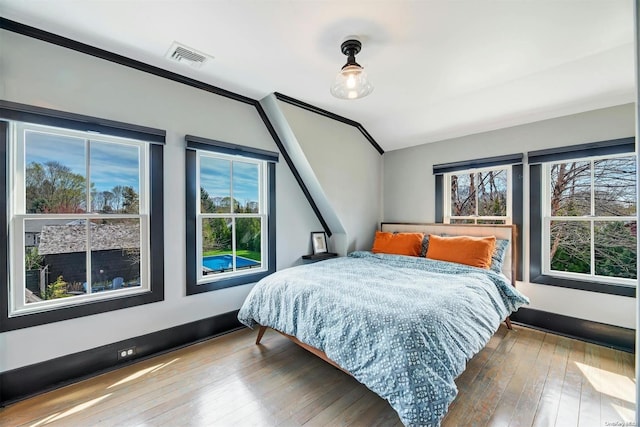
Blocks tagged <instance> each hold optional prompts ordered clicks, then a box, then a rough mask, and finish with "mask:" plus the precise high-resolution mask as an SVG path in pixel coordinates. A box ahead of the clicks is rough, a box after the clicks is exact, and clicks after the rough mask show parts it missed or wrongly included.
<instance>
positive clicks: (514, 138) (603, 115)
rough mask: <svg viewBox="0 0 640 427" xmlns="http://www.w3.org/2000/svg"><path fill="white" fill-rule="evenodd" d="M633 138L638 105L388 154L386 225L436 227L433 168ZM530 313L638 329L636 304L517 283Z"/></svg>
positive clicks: (526, 195) (526, 204)
mask: <svg viewBox="0 0 640 427" xmlns="http://www.w3.org/2000/svg"><path fill="white" fill-rule="evenodd" d="M634 135H635V118H634V104H626V105H620V106H616V107H611V108H605V109H600V110H595V111H589V112H585V113H581V114H575V115H571V116H566V117H560V118H556V119H550V120H544V121H540V122H536V123H530V124H526V125H522V126H515V127H510V128H505V129H500V130H496V131H491V132H485V133H481V134H476V135H470V136H466V137H462V138H455V139H450V140H446V141H439V142H434V143H430V144H424V145H421V146H417V147H412V148H406V149H402V150H396V151H391V152H387V153H385V155H384V213H383V218H384V221H389V222H393V221H401V222H433V221H434V220H435V208H434V201H435V193H434V189H435V179H434V176H433V169H432V167H433V165H434V164H440V163H448V162H455V161H462V160H469V159H475V158H482V157H491V156H498V155H506V154H514V153H526V152H527V151H531V150H540V149H544V148H551V147H562V146H566V145H574V144H581V143H588V142H595V141H603V140H608V139H615V138H623V137H629V136H634ZM524 172H525V181H524V182H525V189H524V212H525V223H524V225H523V232H524V233H523V234H524V236H522V237H523V238H524V248H525V254H524V267H525V271H524V277H525V279H526V278H528V276H529V272H528V268H527V266H528V255H529V254H528V251H527V249H528V244H529V234H528V227H529V222H528V216H527V213H528V212H529V188H528V182H529V180H528V169H527V167H525V168H524ZM517 287H518V289H519V290H521V291H522V292H524V293H525V294H526V295H527V296H529V298H530V299H531V305H530V306H529V308H534V309H538V310H543V311H548V312H552V313H557V314H562V315H565V316H570V317H575V318H579V319H585V320H591V321H595V322H601V323H607V324H610V325H615V326H622V327H625V328H631V329H635V316H636V309H635V299H634V298H629V297H620V296H615V295H606V294H601V293H595V292H587V291H581V290H574V289H567V288H560V287H554V286H546V285H539V284H530V283H528V282H527V281H524V282H518V284H517Z"/></svg>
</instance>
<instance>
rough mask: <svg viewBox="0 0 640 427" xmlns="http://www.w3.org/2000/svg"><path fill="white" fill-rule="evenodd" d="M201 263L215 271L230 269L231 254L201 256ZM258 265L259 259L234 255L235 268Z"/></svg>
mask: <svg viewBox="0 0 640 427" xmlns="http://www.w3.org/2000/svg"><path fill="white" fill-rule="evenodd" d="M202 265H203V266H204V267H206V268H208V269H211V270H215V271H225V270H231V269H232V268H233V256H231V255H211V256H205V257H202ZM256 265H260V261H254V260H252V259H249V258H243V257H241V256H236V268H248V267H254V266H256Z"/></svg>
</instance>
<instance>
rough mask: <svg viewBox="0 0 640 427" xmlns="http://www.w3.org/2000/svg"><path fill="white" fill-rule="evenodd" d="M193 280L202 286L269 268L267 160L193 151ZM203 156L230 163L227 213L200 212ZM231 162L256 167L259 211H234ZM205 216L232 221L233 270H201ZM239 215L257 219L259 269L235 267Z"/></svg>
mask: <svg viewBox="0 0 640 427" xmlns="http://www.w3.org/2000/svg"><path fill="white" fill-rule="evenodd" d="M196 153H197V156H196V170H197V174H196V189H197V191H196V201H195V202H196V239H195V242H196V263H197V265H196V271H197V274H196V283H197V285H202V284H206V283H211V282H215V281H218V280H224V279H228V278H231V277H241V276H245V275H251V274H256V273H261V272H266V271H268V270H269V256H270V255H271V254H269V251H268V248H269V241H268V215H267V206H268V205H267V203H268V202H267V193H268V191H267V188H266V186H267V182H268V180H267V168H266V162H267V161H266V160H260V159H254V158H248V157H244V156H242V155H232V154H223V153H217V152H211V151H203V150H196ZM203 157H208V158H213V159H222V160H227V161H230V162H231V168H230V171H229V174H230V182H231V185H230V196H229V197H230V198H231V200H230V202H231V203H230V204H231V209H230V212H219V213H208V212H205V213H203V212H202V211H201V207H202V206H201V203H200V188H202V186H201V175H202V174H201V172H202V170H201V159H202V158H203ZM234 162H241V163H250V164H255V165H257V166H258V213H247V212H234V208H235V203H234V200H235V197H234V191H233V189H234V183H233V176H234V174H233V164H234ZM208 218H229V219H231V220H232V224H231V233H232V235H231V250H232V255H233V269H232V271H227V272H223V273H217V274H215V275H206V276H205V275H204V273H203V268H202V267H203V265H202V260H203V256H204V255H203V248H202V231H203V225H202V224H203V220H205V219H208ZM239 218H260V251H261V252H260V253H261V257H260V258H261V259H260V263H261V266H260V268H255V269H253V268H252V269H247V270H236V224H235V222H236V219H239Z"/></svg>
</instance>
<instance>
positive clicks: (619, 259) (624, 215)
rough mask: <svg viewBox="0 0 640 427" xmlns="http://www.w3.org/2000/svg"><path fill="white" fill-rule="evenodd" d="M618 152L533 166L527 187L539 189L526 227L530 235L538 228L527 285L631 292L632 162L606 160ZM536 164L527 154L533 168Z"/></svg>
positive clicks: (618, 157)
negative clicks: (528, 227)
mask: <svg viewBox="0 0 640 427" xmlns="http://www.w3.org/2000/svg"><path fill="white" fill-rule="evenodd" d="M618 142H620V141H618ZM622 142H623V143H624V142H625V140H623V141H622ZM619 146H620V144H617V145H616V144H614V145H611V146H610V147H609V148H608V149H606V150H602V149H600V150H595V149H593V150H592V151H591V152H589V151H587V152H585V151H582V152H581V153H578V154H574V155H573V156H574V157H571V154H570V153H569V154H564V155H559V156H557V157H559V158H553V157H551V158H547V160H548V161H545V162H540V163H538V164H535V165H532V166H531V169H532V174H531V175H532V186H534V185H535V186H536V187H537V188H536V190H537V191H533V192H532V198H531V203H532V207H535V209H532V226H533V227H534V231H535V227H540V233H537V234H538V236H540V237H537V238H536V236H535V234H534V231H532V243H535V245H534V246H533V247H532V282H538V283H545V284H556V285H559V286H568V287H575V288H579V289H585V290H595V291H599V292H607V293H615V294H620V295H626V294H630V292H629V290H630V291H633V292H635V289H634V288H635V286H636V281H637V280H636V279H637V261H636V260H637V257H636V254H637V249H636V248H637V218H636V214H637V206H636V205H637V202H636V156H635V155H634V154H632V153H629V152H622V153H620V152H611V151H613V150H612V148H611V147H613V148H616V147H619ZM579 147H583V149H584V146H579ZM615 151H620V149H619V148H618V149H616V150H615ZM610 152H611V153H610ZM580 154H582V155H584V154H587V156H584V157H580V156H579V155H580ZM589 154H591V155H589ZM537 157H538V154H537V153H532V158H533V162H532V163H535V162H536V160H537ZM538 188H539V190H538ZM534 195H535V196H536V197H534ZM534 205H535V206H534ZM534 214H535V215H536V217H537V218H533V215H534ZM538 216H539V217H538ZM538 245H539V246H538ZM625 288H628V290H627V291H625Z"/></svg>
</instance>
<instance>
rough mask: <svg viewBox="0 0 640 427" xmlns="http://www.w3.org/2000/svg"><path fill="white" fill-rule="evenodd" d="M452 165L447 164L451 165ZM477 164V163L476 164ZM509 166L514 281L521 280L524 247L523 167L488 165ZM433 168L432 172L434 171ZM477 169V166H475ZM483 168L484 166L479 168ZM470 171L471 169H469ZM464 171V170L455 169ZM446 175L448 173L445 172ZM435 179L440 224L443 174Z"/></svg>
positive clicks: (436, 205)
mask: <svg viewBox="0 0 640 427" xmlns="http://www.w3.org/2000/svg"><path fill="white" fill-rule="evenodd" d="M518 156H519V158H520V160H522V155H513V156H500V158H503V159H507V158H509V159H516V158H517V157H518ZM491 159H498V157H492V158H491ZM463 163H465V164H471V162H458V163H457V164H463ZM451 164H452V163H449V165H451ZM476 164H477V163H476ZM509 164H511V187H512V188H511V218H512V224H513V225H514V226H515V227H516V258H517V259H516V266H517V267H516V280H522V278H523V268H522V264H523V257H522V254H523V253H524V252H523V250H524V245H523V239H522V224H523V220H524V212H523V208H522V201H523V194H522V190H523V174H522V171H523V165H522V164H518V163H498V164H492V165H488V166H486V167H490V166H504V165H509ZM435 167H436V166H434V170H435ZM476 167H478V166H476ZM481 167H485V166H481ZM469 169H472V167H469ZM457 170H464V169H457ZM450 172H453V171H450ZM447 173H448V172H447ZM435 178H436V188H435V194H436V203H435V221H436V222H437V223H442V222H443V221H444V194H445V192H444V176H443V173H438V174H436V176H435Z"/></svg>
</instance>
